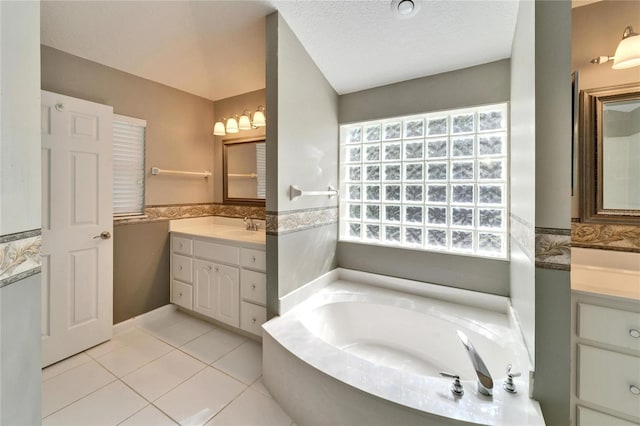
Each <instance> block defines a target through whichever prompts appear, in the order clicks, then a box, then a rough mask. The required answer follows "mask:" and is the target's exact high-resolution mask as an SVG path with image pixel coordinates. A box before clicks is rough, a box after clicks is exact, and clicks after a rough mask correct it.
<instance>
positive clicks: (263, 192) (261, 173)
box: [256, 142, 267, 198]
mask: <svg viewBox="0 0 640 426" xmlns="http://www.w3.org/2000/svg"><path fill="white" fill-rule="evenodd" d="M265 147H266V144H265V143H264V142H262V143H257V144H256V163H257V164H256V172H257V173H256V174H257V175H258V179H257V180H258V182H257V183H258V198H267V183H266V180H267V155H266V149H265Z"/></svg>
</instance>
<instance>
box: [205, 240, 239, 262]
mask: <svg viewBox="0 0 640 426" xmlns="http://www.w3.org/2000/svg"><path fill="white" fill-rule="evenodd" d="M193 253H194V255H195V256H196V257H201V258H202V259H207V260H213V261H214V262H222V263H228V264H231V265H237V264H239V263H240V249H239V248H238V247H234V246H225V245H222V244H216V243H208V242H205V241H199V240H195V241H194V242H193Z"/></svg>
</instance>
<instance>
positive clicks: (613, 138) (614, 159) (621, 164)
mask: <svg viewBox="0 0 640 426" xmlns="http://www.w3.org/2000/svg"><path fill="white" fill-rule="evenodd" d="M602 115H603V120H602V121H603V125H602V175H603V179H602V183H603V188H602V207H603V208H604V209H621V210H628V209H633V210H636V209H640V100H625V101H618V102H606V103H604V104H603V113H602Z"/></svg>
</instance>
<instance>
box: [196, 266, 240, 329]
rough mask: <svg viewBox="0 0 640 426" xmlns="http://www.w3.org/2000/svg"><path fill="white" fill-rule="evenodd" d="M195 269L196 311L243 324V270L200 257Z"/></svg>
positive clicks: (231, 323)
mask: <svg viewBox="0 0 640 426" xmlns="http://www.w3.org/2000/svg"><path fill="white" fill-rule="evenodd" d="M194 269H195V272H194V275H195V281H194V283H193V285H194V294H193V296H194V305H193V310H194V311H196V312H199V313H201V314H203V315H207V316H209V317H211V318H215V319H217V320H218V321H222V322H224V323H226V324H229V325H232V326H234V327H239V326H240V306H239V305H238V300H239V297H240V280H239V275H240V271H239V269H238V268H234V267H232V266H226V265H221V264H218V263H213V262H208V261H205V260H199V259H198V260H196V261H195V262H194Z"/></svg>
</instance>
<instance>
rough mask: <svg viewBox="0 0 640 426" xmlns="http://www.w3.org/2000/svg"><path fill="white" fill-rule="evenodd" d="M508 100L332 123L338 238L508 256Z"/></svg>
mask: <svg viewBox="0 0 640 426" xmlns="http://www.w3.org/2000/svg"><path fill="white" fill-rule="evenodd" d="M507 114H508V112H507V104H497V105H489V106H482V107H476V108H465V109H460V110H453V111H444V112H438V113H430V114H422V115H414V116H409V117H399V118H392V119H386V120H379V121H373V122H364V123H355V124H350V125H344V126H341V129H340V130H341V131H340V135H341V136H340V148H341V149H340V186H341V188H340V189H341V191H340V194H341V200H340V239H341V240H343V241H359V242H363V243H369V244H378V245H386V246H396V247H407V248H413V249H421V250H434V251H443V252H454V253H462V254H468V255H472V256H489V257H496V258H506V257H507V235H508V233H507V231H508V230H507V224H508V220H507V218H508V188H509V185H508V184H509V182H508V180H507V176H508V133H507V124H508V116H507Z"/></svg>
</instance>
